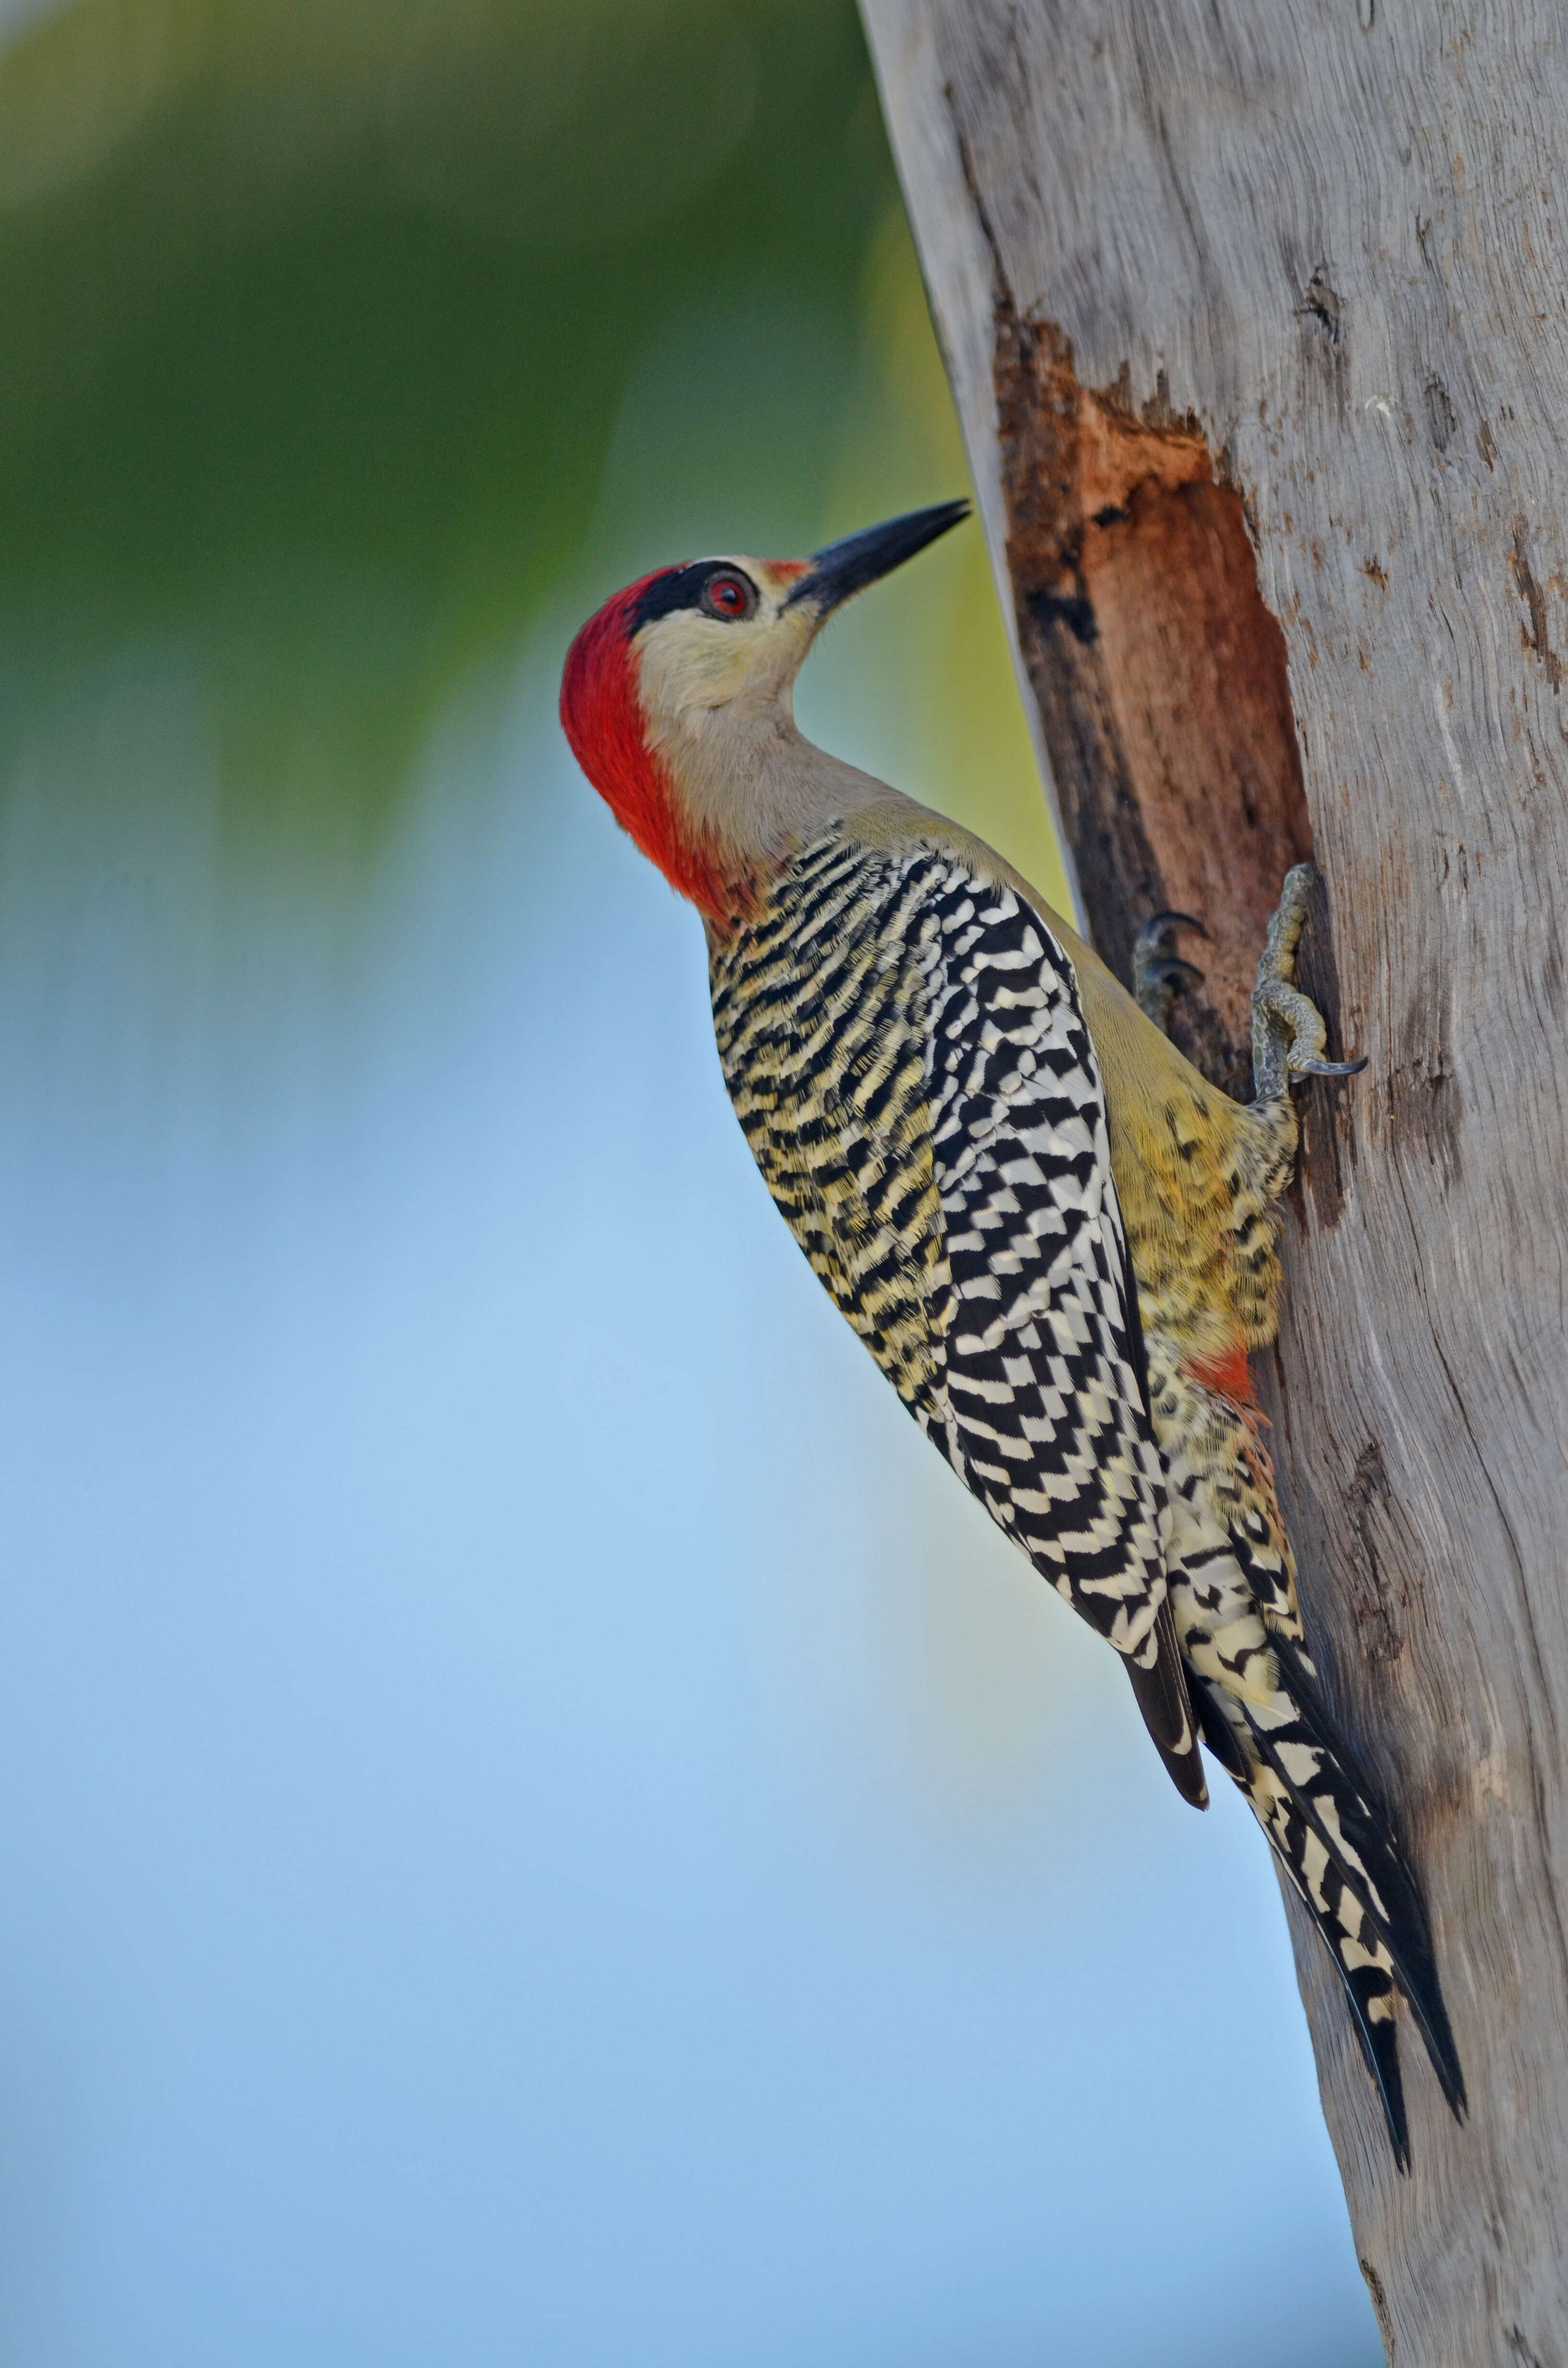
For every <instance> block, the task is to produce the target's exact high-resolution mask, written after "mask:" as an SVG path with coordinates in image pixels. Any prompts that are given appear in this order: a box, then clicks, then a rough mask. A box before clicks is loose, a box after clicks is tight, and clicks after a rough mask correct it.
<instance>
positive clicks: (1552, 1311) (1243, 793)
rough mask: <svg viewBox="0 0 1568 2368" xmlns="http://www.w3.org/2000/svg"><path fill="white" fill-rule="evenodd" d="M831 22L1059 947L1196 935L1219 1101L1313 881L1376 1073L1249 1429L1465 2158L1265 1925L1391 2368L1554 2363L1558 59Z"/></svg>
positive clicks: (1549, 42) (1500, 52)
mask: <svg viewBox="0 0 1568 2368" xmlns="http://www.w3.org/2000/svg"><path fill="white" fill-rule="evenodd" d="M863 5H864V9H865V15H866V17H867V21H868V24H869V31H870V35H871V41H872V47H873V51H874V52H875V55H876V60H877V65H878V70H879V74H880V76H881V85H882V91H883V96H884V99H885V104H886V108H887V114H888V120H889V123H890V126H891V129H892V138H893V142H894V147H895V150H896V152H897V155H898V160H899V165H900V168H901V171H902V174H903V183H904V188H905V191H906V194H907V197H908V201H909V207H910V212H911V215H912V217H913V220H914V223H915V234H916V238H917V240H918V243H919V245H920V250H921V254H922V256H923V258H924V262H925V268H926V276H927V280H928V283H929V287H930V291H931V297H932V302H933V305H934V308H935V311H936V314H937V323H938V326H939V329H940V332H941V334H942V336H943V340H944V344H945V347H946V351H947V354H948V359H949V370H950V372H951V376H952V380H953V384H954V389H955V393H956V395H957V398H958V402H959V405H960V412H961V414H962V417H963V422H964V427H965V432H966V435H967V437H968V440H969V449H970V453H971V459H972V461H973V465H974V472H975V476H976V479H977V482H978V484H979V487H980V494H981V502H982V507H983V512H984V518H985V525H986V528H987V531H988V533H989V535H990V538H991V542H992V547H993V550H994V553H995V554H996V558H997V562H998V565H999V568H1000V569H1001V570H1002V573H1003V575H1004V578H1005V581H1006V584H1007V586H1008V590H1009V593H1010V605H1011V609H1012V612H1013V617H1014V620H1015V624H1016V629H1017V642H1018V649H1019V655H1020V658H1021V660H1022V664H1023V668H1024V672H1025V675H1026V677H1027V680H1028V687H1029V689H1030V692H1031V693H1032V700H1031V705H1032V709H1033V713H1034V718H1035V721H1036V723H1038V727H1039V734H1040V748H1041V754H1042V757H1043V758H1044V759H1045V761H1046V769H1047V771H1048V774H1049V777H1050V780H1051V784H1052V788H1053V791H1054V797H1055V802H1056V808H1057V813H1058V818H1059V821H1060V823H1061V825H1062V835H1063V838H1064V841H1065V843H1066V846H1067V848H1069V850H1070V854H1071V859H1072V860H1073V862H1074V864H1075V866H1076V876H1077V882H1078V886H1079V892H1080V894H1081V898H1082V903H1083V906H1084V912H1085V917H1086V919H1087V922H1088V925H1089V928H1090V930H1091V932H1092V934H1093V936H1094V938H1095V939H1096V942H1097V944H1098V945H1099V947H1100V950H1101V951H1102V952H1104V953H1105V954H1106V955H1107V957H1108V959H1109V960H1110V962H1112V964H1113V966H1115V967H1117V968H1119V970H1120V971H1121V972H1122V974H1123V975H1124V976H1125V975H1126V973H1127V968H1128V954H1129V950H1130V943H1131V935H1132V933H1133V931H1134V930H1135V929H1136V928H1137V926H1138V924H1139V923H1140V921H1141V920H1142V919H1143V918H1144V917H1145V916H1147V915H1148V914H1150V913H1152V912H1153V911H1156V910H1158V909H1159V908H1160V907H1162V906H1165V905H1175V906H1178V907H1181V908H1183V909H1185V910H1186V911H1187V912H1191V913H1197V914H1199V915H1200V916H1202V918H1203V919H1204V920H1205V921H1206V923H1207V924H1208V927H1209V929H1210V938H1211V942H1210V945H1208V946H1207V947H1199V946H1198V945H1195V944H1192V943H1188V944H1187V946H1186V948H1185V951H1187V952H1188V953H1189V954H1191V955H1193V956H1194V958H1195V959H1196V960H1197V961H1198V962H1199V963H1200V964H1201V965H1202V967H1203V968H1204V970H1205V971H1206V973H1208V977H1207V982H1206V984H1205V985H1204V986H1203V987H1202V988H1201V989H1200V990H1197V991H1195V993H1194V994H1193V995H1192V996H1190V997H1187V998H1184V1002H1185V1007H1186V1008H1185V1018H1184V1019H1183V1022H1182V1027H1183V1029H1184V1030H1185V1036H1184V1040H1183V1041H1184V1042H1185V1043H1186V1046H1187V1050H1188V1051H1189V1052H1190V1053H1192V1054H1193V1057H1194V1058H1196V1059H1197V1060H1198V1061H1199V1064H1200V1065H1202V1066H1203V1067H1205V1068H1206V1069H1207V1070H1208V1071H1209V1072H1210V1075H1213V1076H1217V1077H1219V1078H1221V1080H1222V1081H1223V1082H1224V1083H1226V1084H1227V1085H1228V1086H1229V1087H1231V1089H1232V1090H1233V1091H1234V1090H1241V1091H1243V1092H1244V1091H1245V1090H1247V1088H1246V1086H1245V1077H1246V1068H1245V1064H1244V1058H1243V1034H1244V1029H1243V1020H1244V998H1245V993H1246V988H1247V985H1248V982H1249V979H1250V975H1251V973H1252V969H1253V965H1254V963H1255V961H1256V953H1257V949H1258V945H1259V942H1260V940H1261V937H1262V931H1263V925H1264V922H1265V920H1266V919H1267V914H1268V911H1269V909H1270V907H1271V906H1272V905H1273V903H1274V900H1275V898H1276V895H1277V894H1278V884H1279V881H1280V878H1281V876H1282V874H1283V873H1284V871H1285V870H1286V869H1287V867H1288V866H1289V865H1290V863H1291V862H1292V861H1294V860H1296V859H1297V858H1298V857H1299V856H1301V855H1302V854H1304V853H1307V852H1309V851H1312V852H1313V853H1315V856H1316V859H1317V861H1318V864H1319V865H1320V867H1321V869H1322V871H1323V874H1324V882H1325V886H1326V897H1325V899H1323V900H1320V906H1319V910H1318V912H1317V914H1316V916H1315V917H1314V926H1313V928H1312V932H1311V951H1310V959H1309V962H1308V965H1307V968H1306V971H1305V973H1304V974H1305V976H1306V978H1307V982H1308V984H1309V985H1312V986H1313V987H1314V988H1315V990H1316V992H1317V994H1318V996H1319V998H1320V1000H1322V1001H1324V1003H1325V1005H1326V1006H1327V1008H1329V1010H1330V1014H1331V1021H1333V1020H1335V1019H1336V1020H1337V1024H1338V1026H1339V1028H1340V1030H1342V1034H1343V1040H1344V1042H1345V1044H1346V1046H1347V1047H1348V1048H1349V1049H1350V1050H1352V1051H1365V1052H1367V1053H1369V1054H1370V1056H1371V1065H1370V1067H1369V1070H1368V1071H1367V1072H1366V1074H1365V1075H1364V1076H1362V1077H1361V1078H1359V1079H1358V1080H1357V1081H1355V1082H1354V1083H1352V1084H1350V1085H1348V1086H1346V1087H1324V1086H1320V1087H1312V1088H1310V1089H1309V1090H1308V1091H1307V1092H1305V1093H1304V1094H1302V1095H1301V1097H1300V1100H1301V1108H1302V1114H1303V1120H1304V1124H1305V1150H1304V1158H1303V1181H1302V1185H1301V1188H1300V1190H1298V1191H1297V1193H1296V1194H1295V1196H1294V1198H1293V1201H1292V1204H1291V1210H1290V1216H1289V1220H1288V1224H1287V1228H1286V1243H1285V1249H1286V1272H1287V1299H1286V1310H1285V1320H1284V1329H1283V1333H1282V1337H1281V1338H1280V1342H1279V1345H1278V1350H1277V1351H1276V1352H1275V1354H1274V1357H1273V1359H1272V1360H1271V1361H1272V1367H1273V1370H1272V1372H1270V1373H1268V1374H1265V1375H1261V1376H1260V1382H1261V1383H1263V1384H1264V1385H1265V1386H1266V1387H1267V1389H1268V1390H1269V1391H1270V1392H1271V1394H1272V1403H1273V1406H1274V1412H1275V1425H1276V1427H1275V1444H1276V1448H1277V1460H1278V1467H1279V1474H1280V1481H1281V1487H1282V1493H1283V1496H1284V1500H1285V1508H1286V1513H1287V1518H1288V1519H1289V1520H1290V1526H1291V1530H1292V1532H1293V1534H1294V1537H1295V1540H1296V1543H1297V1546H1298V1549H1299V1552H1300V1554H1301V1565H1302V1592H1303V1597H1304V1599H1305V1606H1306V1614H1307V1620H1308V1626H1309V1632H1310V1634H1311V1635H1312V1642H1313V1650H1314V1652H1315V1653H1316V1654H1317V1655H1318V1657H1319V1659H1320V1662H1321V1664H1322V1666H1323V1667H1324V1670H1325V1682H1326V1684H1327V1686H1328V1688H1329V1690H1330V1691H1331V1693H1332V1695H1333V1696H1334V1698H1335V1702H1336V1704H1337V1706H1338V1708H1339V1710H1340V1712H1341V1713H1342V1715H1343V1717H1344V1720H1345V1723H1346V1726H1347V1727H1348V1729H1349V1731H1350V1733H1351V1735H1352V1736H1353V1737H1354V1738H1355V1740H1356V1741H1357V1742H1358V1744H1359V1746H1360V1748H1361V1749H1362V1751H1363V1752H1364V1754H1365V1757H1366V1758H1367V1759H1368V1760H1369V1762H1370V1764H1371V1765H1372V1767H1373V1768H1374V1770H1376V1772H1377V1774H1378V1776H1379V1777H1380V1779H1381V1782H1382V1785H1383V1788H1384V1791H1385V1793H1386V1794H1387V1796H1388V1797H1389V1799H1390V1801H1391V1803H1392V1806H1393V1808H1394V1810H1395V1812H1396V1816H1397V1818H1398V1821H1399V1823H1400V1826H1401V1827H1402V1830H1403V1836H1404V1839H1405V1840H1406V1843H1407V1845H1408V1847H1409V1849H1410V1850H1411V1853H1412V1855H1413V1857H1414V1859H1415V1863H1416V1865H1417V1867H1418V1869H1419V1871H1420V1873H1421V1875H1422V1878H1423V1880H1424V1883H1425V1885H1426V1894H1427V1897H1428V1901H1429V1904H1430V1907H1431V1911H1432V1918H1433V1924H1434V1928H1435V1931H1436V1936H1437V1958H1438V1964H1439V1968H1440V1971H1441V1975H1442V1979H1443V1983H1444V1987H1445V1989H1446V1992H1447V1996H1448V2000H1449V2008H1450V2010H1451V2012H1452V2016H1453V2021H1454V2025H1455V2030H1456V2033H1457V2036H1458V2040H1459V2044H1460V2054H1461V2056H1462V2059H1463V2062H1464V2066H1465V2071H1466V2074H1467V2077H1468V2079H1469V2084H1470V2093H1471V2117H1470V2121H1469V2123H1468V2125H1467V2126H1465V2127H1463V2128H1460V2127H1457V2126H1456V2125H1455V2124H1454V2123H1452V2122H1451V2121H1450V2120H1449V2115H1448V2113H1447V2111H1446V2109H1445V2108H1444V2106H1443V2103H1442V2100H1441V2099H1440V2097H1439V2095H1438V2091H1437V2084H1436V2082H1435V2081H1434V2080H1433V2078H1431V2075H1430V2072H1429V2070H1428V2068H1427V2067H1426V2065H1425V2062H1424V2059H1423V2056H1422V2051H1421V2047H1420V2044H1419V2042H1418V2040H1417V2039H1416V2038H1415V2033H1414V2031H1413V2029H1412V2027H1411V2025H1410V2023H1409V2021H1408V2019H1406V2021H1404V2023H1403V2026H1402V2032H1403V2059H1404V2066H1405V2075H1406V2083H1407V2093H1408V2096H1409V2100H1410V2108H1411V2121H1412V2137H1413V2146H1414V2155H1415V2164H1414V2169H1413V2170H1412V2171H1411V2173H1410V2175H1409V2176H1408V2177H1407V2178H1402V2177H1401V2176H1399V2174H1398V2173H1397V2172H1396V2171H1395V2169H1394V2167H1393V2164H1392V2159H1391V2157H1390V2152H1389V2148H1388V2146H1387V2143H1386V2141H1385V2138H1384V2135H1383V2131H1382V2126H1381V2119H1380V2115H1379V2112H1378V2107H1377V2103H1376V2100H1375V2098H1374V2095H1373V2091H1372V2088H1371V2085H1370V2083H1369V2080H1368V2078H1367V2076H1366V2073H1365V2071H1364V2070H1363V2068H1362V2066H1361V2063H1360V2060H1359V2058H1358V2054H1357V2051H1356V2046H1355V2042H1354V2038H1353V2036H1352V2033H1351V2030H1350V2025H1349V2021H1348V2019H1347V2017H1346V2013H1345V2010H1344V2007H1343V2004H1342V2001H1341V1998H1340V1996H1339V1993H1338V1990H1337V1986H1336V1985H1335V1981H1334V1977H1333V1974H1332V1971H1331V1969H1330V1967H1329V1966H1328V1964H1327V1962H1326V1960H1325V1959H1324V1956H1323V1952H1321V1950H1320V1949H1319V1947H1318V1945H1317V1943H1316V1941H1314V1940H1313V1938H1312V1936H1311V1934H1310V1932H1309V1931H1308V1930H1307V1929H1306V1928H1305V1926H1304V1923H1302V1922H1301V1920H1300V1919H1298V1918H1295V1917H1294V1915H1293V1918H1292V1930H1293V1932H1294V1936H1295V1941H1296V1952H1297V1964H1298V1970H1299V1973H1300V1977H1301V1989H1302V1993H1303V1996H1304V1998H1305V1999H1306V2004H1307V2011H1308V2015H1309V2018H1310V2020H1311V2023H1312V2035H1313V2041H1314V2044H1315V2046H1316V2049H1317V2059H1318V2066H1319V2072H1320V2077H1321V2080H1322V2085H1323V2094H1324V2110H1325V2112H1326V2114H1327V2117H1328V2123H1329V2128H1330V2130H1331V2132H1332V2134H1333V2137H1334V2143H1335V2147H1336V2148H1337V2151H1338V2155H1339V2160H1340V2165H1341V2169H1342V2170H1343V2174H1344V2178H1345V2184H1346V2192H1347V2195H1348V2198H1349V2204H1350V2214H1351V2220H1352V2223H1353V2226H1354V2228H1355V2232H1356V2237H1357V2242H1358V2251H1359V2253H1360V2256H1361V2264H1362V2269H1363V2271H1364V2272H1365V2274H1366V2277H1367V2282H1368V2284H1369V2287H1370V2289H1371V2294H1372V2298H1373V2301H1374V2304H1375V2305H1376V2307H1377V2311H1378V2316H1379V2320H1380V2323H1381V2327H1382V2329H1383V2334H1384V2340H1385V2341H1386V2343H1387V2345H1388V2349H1389V2351H1390V2354H1391V2357H1392V2360H1393V2361H1394V2362H1396V2363H1397V2368H1456V2363H1464V2368H1471V2363H1483V2362H1484V2363H1494V2364H1495V2368H1562V2363H1564V2362H1568V2262H1565V2252H1568V2192H1565V2191H1568V1938H1565V1931H1564V1878H1565V1876H1568V1863H1565V1860H1564V1850H1565V1848H1568V1829H1565V1826H1564V1807H1565V1804H1564V1765H1563V1748H1562V1747H1563V1735H1564V1730H1565V1728H1568V1586H1565V1583H1564V1582H1565V1576H1568V1574H1565V1572H1564V1566H1563V1565H1564V1540H1568V1457H1565V1452H1564V1436H1565V1429H1564V1397H1565V1394H1568V1345H1565V1342H1564V1337H1563V1335H1564V1323H1563V1262H1564V1247H1565V1241H1568V1225H1565V1222H1564V1201H1565V1195H1568V1128H1565V1124H1564V1096H1563V1090H1562V1075H1563V1067H1562V1043H1563V1028H1564V1019H1565V1012H1564V971H1563V954H1562V932H1561V928H1560V922H1559V916H1558V912H1557V904H1558V900H1559V898H1560V897H1562V895H1563V894H1564V892H1565V890H1568V801H1565V799H1564V787H1565V785H1568V746H1565V745H1564V744H1565V742H1568V701H1565V700H1564V699H1563V696H1562V677H1563V666H1564V659H1565V656H1568V468H1565V466H1564V455H1563V450H1562V433H1561V429H1560V426H1559V424H1558V423H1559V422H1560V420H1561V419H1562V416H1563V414H1564V412H1565V410H1568V395H1565V394H1564V392H1563V390H1564V388H1568V300H1565V297H1564V289H1563V282H1564V268H1565V265H1568V255H1565V254H1564V250H1563V245H1562V237H1561V234H1560V229H1559V222H1560V210H1561V208H1562V205H1563V203H1564V201H1568V169H1565V166H1568V45H1565V31H1564V25H1565V20H1564V17H1563V16H1562V12H1561V10H1560V9H1559V8H1558V7H1556V6H1551V5H1549V0H1533V5H1532V0H1493V5H1492V6H1491V7H1490V9H1477V8H1465V7H1462V6H1459V5H1457V0H1416V4H1415V5H1413V0H1248V5H1247V6H1245V7H1241V6H1225V5H1222V0H1214V5H1211V6H1198V5H1197V0H1031V5H1030V6H1028V7H1027V8H1025V7H1022V6H1018V5H1017V0H863ZM1329 914H1332V916H1333V962H1332V963H1331V962H1330V958H1329V950H1328V916H1329ZM1335 970H1336V972H1337V979H1335ZM1260 2095H1262V2096H1265V2097H1266V2096H1267V2088H1266V2086H1264V2087H1262V2088H1260Z"/></svg>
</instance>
